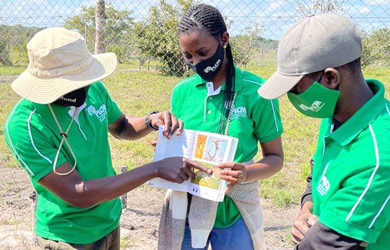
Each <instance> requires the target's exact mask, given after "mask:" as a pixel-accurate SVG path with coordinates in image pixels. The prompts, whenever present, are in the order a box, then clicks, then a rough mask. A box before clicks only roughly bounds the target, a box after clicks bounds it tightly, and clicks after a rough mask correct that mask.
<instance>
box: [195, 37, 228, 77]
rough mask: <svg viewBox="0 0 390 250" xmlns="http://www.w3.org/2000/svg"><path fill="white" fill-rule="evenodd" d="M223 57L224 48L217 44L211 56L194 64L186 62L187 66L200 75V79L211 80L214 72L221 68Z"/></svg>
mask: <svg viewBox="0 0 390 250" xmlns="http://www.w3.org/2000/svg"><path fill="white" fill-rule="evenodd" d="M224 57H225V49H224V48H223V47H222V46H221V45H218V48H217V51H216V52H215V54H214V55H213V56H212V57H210V58H208V59H206V60H202V61H200V62H198V63H197V64H196V65H193V64H190V63H188V66H190V67H191V69H193V70H194V71H195V72H196V73H197V74H198V75H199V76H200V77H202V79H204V80H206V81H208V82H210V81H211V80H213V77H214V76H215V74H216V73H217V72H218V71H219V70H220V69H221V66H222V62H223V59H224Z"/></svg>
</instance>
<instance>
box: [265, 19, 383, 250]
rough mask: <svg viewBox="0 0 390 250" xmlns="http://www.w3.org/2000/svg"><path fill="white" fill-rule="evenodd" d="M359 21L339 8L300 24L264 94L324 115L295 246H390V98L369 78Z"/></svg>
mask: <svg viewBox="0 0 390 250" xmlns="http://www.w3.org/2000/svg"><path fill="white" fill-rule="evenodd" d="M361 55H362V45H361V35H360V30H359V27H358V25H357V24H356V23H354V22H352V21H351V20H350V19H348V18H346V17H343V16H341V15H337V14H320V15H317V16H311V17H307V18H304V19H303V20H301V21H299V22H297V23H296V24H294V25H293V26H292V27H291V28H290V29H289V30H288V31H287V32H286V33H285V34H284V35H283V37H282V38H281V40H280V43H279V47H278V68H277V71H276V72H275V73H274V74H273V75H272V76H271V78H270V79H268V81H266V83H265V84H264V85H263V86H262V87H260V89H259V91H258V92H259V94H260V95H261V96H262V97H263V98H267V99H273V98H277V97H280V96H282V95H283V94H285V93H287V97H288V99H289V100H290V102H291V104H292V105H293V106H294V107H295V108H296V109H297V110H298V111H300V112H301V113H302V114H304V115H307V116H310V117H314V118H322V122H321V126H320V131H319V136H318V144H317V148H316V151H315V153H314V156H313V166H312V173H311V175H310V176H309V177H308V185H307V188H306V190H305V192H304V194H303V196H302V199H301V205H302V207H301V211H300V213H299V215H298V216H297V218H296V219H295V221H294V224H293V226H292V229H291V234H292V239H293V241H294V242H295V243H296V244H297V245H296V249H336V248H337V249H375V250H381V249H383V250H384V249H388V248H389V246H390V237H389V236H390V223H389V221H390V204H389V202H388V201H389V199H390V192H389V186H390V103H389V101H388V100H386V99H385V97H384V86H383V84H382V83H381V82H379V81H378V80H375V79H365V78H364V76H363V73H362V70H361V63H360V57H361Z"/></svg>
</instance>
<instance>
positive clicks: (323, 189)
mask: <svg viewBox="0 0 390 250" xmlns="http://www.w3.org/2000/svg"><path fill="white" fill-rule="evenodd" d="M329 188H330V182H329V180H328V178H326V176H325V175H323V176H322V177H321V180H320V183H319V184H318V186H317V191H318V193H319V194H320V195H325V194H326V193H327V192H328V191H329Z"/></svg>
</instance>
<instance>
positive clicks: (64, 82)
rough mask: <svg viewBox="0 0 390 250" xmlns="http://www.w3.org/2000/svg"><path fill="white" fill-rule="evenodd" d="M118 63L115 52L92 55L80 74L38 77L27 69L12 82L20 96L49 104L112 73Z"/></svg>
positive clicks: (13, 87)
mask: <svg viewBox="0 0 390 250" xmlns="http://www.w3.org/2000/svg"><path fill="white" fill-rule="evenodd" d="M116 65H117V58H116V55H115V54H114V53H103V54H98V55H92V64H91V66H90V67H89V68H88V69H87V70H85V71H84V72H81V73H80V74H74V75H64V76H60V77H56V78H38V77H36V76H34V75H32V74H31V73H30V72H29V70H28V69H26V70H25V71H24V72H23V73H22V74H20V75H19V77H18V78H17V79H16V80H15V81H14V82H13V83H12V84H11V87H12V89H13V90H14V91H15V92H16V93H17V94H19V95H20V96H22V97H24V98H26V99H28V100H30V101H32V102H35V103H39V104H48V103H52V102H54V101H56V100H57V99H58V98H60V97H61V96H63V95H65V94H67V93H69V92H72V91H74V90H76V89H79V88H82V87H85V86H88V85H90V84H92V83H94V82H96V81H99V80H102V79H103V78H105V77H107V76H109V75H111V74H112V73H113V72H114V70H115V68H116Z"/></svg>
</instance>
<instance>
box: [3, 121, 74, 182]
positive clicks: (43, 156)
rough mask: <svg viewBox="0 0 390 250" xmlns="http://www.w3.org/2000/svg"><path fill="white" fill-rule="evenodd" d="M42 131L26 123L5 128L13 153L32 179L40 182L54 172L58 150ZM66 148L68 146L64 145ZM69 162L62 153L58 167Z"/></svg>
mask: <svg viewBox="0 0 390 250" xmlns="http://www.w3.org/2000/svg"><path fill="white" fill-rule="evenodd" d="M41 131H42V130H41V129H38V128H36V127H34V126H33V125H32V124H29V123H28V122H26V123H25V124H23V123H21V122H19V123H17V124H13V125H12V126H9V124H7V125H6V127H5V138H6V141H7V144H8V146H9V148H10V149H11V152H12V153H13V154H14V156H15V157H16V159H17V160H18V162H19V164H20V165H21V166H22V168H23V169H24V170H25V171H26V172H27V173H28V175H29V176H30V178H31V179H33V180H35V181H38V180H39V179H41V178H42V177H44V176H45V175H47V174H48V173H50V172H52V171H53V164H54V159H55V156H56V153H57V148H56V147H55V145H54V144H53V143H52V142H51V141H50V137H49V136H48V135H45V134H43V133H42V132H41ZM64 147H66V145H64ZM65 162H67V160H66V159H65V156H64V154H63V153H62V152H61V151H60V152H59V155H58V160H57V163H56V167H58V166H60V165H62V164H64V163H65Z"/></svg>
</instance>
